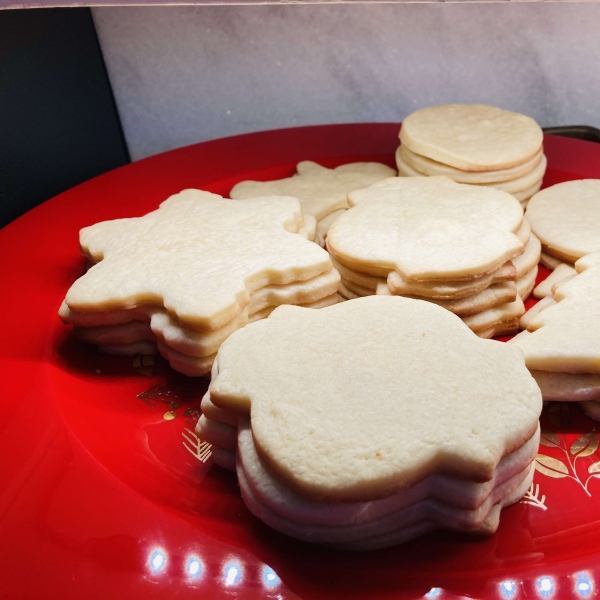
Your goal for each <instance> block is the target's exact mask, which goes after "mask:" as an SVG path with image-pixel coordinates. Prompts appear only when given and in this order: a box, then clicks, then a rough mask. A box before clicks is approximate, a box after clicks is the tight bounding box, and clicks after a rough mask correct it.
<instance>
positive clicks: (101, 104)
mask: <svg viewBox="0 0 600 600" xmlns="http://www.w3.org/2000/svg"><path fill="white" fill-rule="evenodd" d="M128 162H129V154H128V151H127V146H126V143H125V138H124V137H123V131H122V129H121V123H120V120H119V115H118V112H117V108H116V105H115V102H114V98H113V95H112V90H111V87H110V82H109V80H108V76H107V73H106V68H105V66H104V60H103V58H102V53H101V50H100V46H99V44H98V38H97V36H96V30H95V29H94V23H93V20H92V15H91V12H90V9H88V8H64V9H34V10H3V11H0V227H3V226H4V225H6V224H7V223H9V222H10V221H12V220H14V219H15V218H17V217H18V216H20V215H21V214H23V213H24V212H26V211H27V210H29V209H30V208H33V207H34V206H36V205H38V204H39V203H40V202H43V201H44V200H47V199H48V198H51V197H52V196H55V195H56V194H58V193H60V192H62V191H64V190H66V189H68V188H70V187H72V186H74V185H77V184H78V183H81V182H82V181H85V180H86V179H90V178H91V177H94V176H96V175H99V174H101V173H104V172H105V171H108V170H110V169H114V168H115V167H119V166H121V165H123V164H126V163H128Z"/></svg>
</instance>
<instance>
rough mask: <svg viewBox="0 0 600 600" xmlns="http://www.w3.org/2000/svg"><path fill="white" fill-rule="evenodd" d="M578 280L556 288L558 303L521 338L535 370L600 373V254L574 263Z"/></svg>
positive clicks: (541, 313)
mask: <svg viewBox="0 0 600 600" xmlns="http://www.w3.org/2000/svg"><path fill="white" fill-rule="evenodd" d="M575 269H576V270H577V272H578V275H577V276H576V277H573V278H572V279H569V280H567V281H563V282H559V283H557V284H555V285H554V287H553V300H555V301H556V304H553V305H551V306H548V307H547V308H544V310H541V311H539V312H538V313H537V314H536V315H535V316H533V318H531V319H530V320H529V322H528V323H527V330H528V331H529V332H531V333H530V335H527V336H519V339H518V340H516V343H517V344H518V345H519V347H520V348H521V349H522V350H523V352H524V354H525V360H526V363H527V366H528V367H529V368H530V369H532V370H540V371H557V372H562V373H565V372H566V373H595V374H600V344H599V343H598V340H599V339H600V252H599V253H596V254H595V255H590V256H589V257H584V258H582V259H580V261H577V262H576V263H575Z"/></svg>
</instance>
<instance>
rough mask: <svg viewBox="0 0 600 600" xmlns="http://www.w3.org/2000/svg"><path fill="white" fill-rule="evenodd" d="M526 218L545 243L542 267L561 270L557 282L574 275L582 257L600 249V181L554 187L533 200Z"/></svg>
mask: <svg viewBox="0 0 600 600" xmlns="http://www.w3.org/2000/svg"><path fill="white" fill-rule="evenodd" d="M526 216H527V219H528V220H529V222H530V224H531V228H532V230H533V232H534V233H535V235H537V237H538V238H540V240H541V242H542V256H541V262H542V264H544V265H545V266H546V267H548V268H549V269H553V270H558V268H559V267H560V273H557V274H556V275H555V276H554V278H553V280H552V283H556V282H557V281H559V280H560V279H561V278H564V277H567V276H569V275H572V274H573V273H574V271H573V263H574V262H575V261H576V260H577V259H578V258H581V257H582V256H585V255H586V254H590V253H591V252H596V251H597V250H600V179H579V180H576V181H567V182H565V183H559V184H557V185H553V186H552V187H549V188H547V189H545V190H543V191H541V192H539V193H537V194H536V195H535V196H534V197H533V198H532V199H531V201H530V202H529V205H528V206H527V213H526ZM562 265H566V267H567V268H565V267H563V266H562ZM568 267H570V268H568ZM548 285H549V284H547V285H546V287H548ZM536 296H538V294H536Z"/></svg>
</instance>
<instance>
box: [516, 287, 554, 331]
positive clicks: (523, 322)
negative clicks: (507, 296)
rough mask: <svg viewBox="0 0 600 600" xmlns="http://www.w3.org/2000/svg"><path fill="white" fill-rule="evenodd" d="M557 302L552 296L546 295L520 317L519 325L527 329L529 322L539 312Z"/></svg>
mask: <svg viewBox="0 0 600 600" xmlns="http://www.w3.org/2000/svg"><path fill="white" fill-rule="evenodd" d="M553 304H556V300H554V298H553V297H552V295H550V296H546V297H545V298H542V299H541V300H540V301H539V302H537V303H536V304H534V305H533V306H532V307H531V308H530V309H529V310H528V311H527V312H526V313H525V314H524V315H523V316H522V317H521V318H520V319H519V327H520V328H521V329H527V327H528V326H529V323H530V322H531V320H532V319H533V317H535V316H536V315H537V314H538V313H540V312H542V311H543V310H544V309H545V308H548V307H549V306H552V305H553Z"/></svg>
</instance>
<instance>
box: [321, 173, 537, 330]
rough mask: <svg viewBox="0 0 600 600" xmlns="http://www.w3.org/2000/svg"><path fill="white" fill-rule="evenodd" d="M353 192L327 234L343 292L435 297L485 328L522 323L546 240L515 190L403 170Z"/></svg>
mask: <svg viewBox="0 0 600 600" xmlns="http://www.w3.org/2000/svg"><path fill="white" fill-rule="evenodd" d="M348 199H349V203H350V205H351V206H353V208H351V209H350V210H348V211H347V212H346V213H345V214H344V215H342V216H341V217H339V218H338V219H337V221H336V222H335V224H334V225H333V226H332V227H331V229H330V230H329V234H328V237H327V249H328V251H329V253H330V254H331V257H332V261H333V264H334V266H335V268H336V269H337V270H338V271H339V272H340V275H341V277H342V281H341V284H340V295H341V296H342V297H344V298H345V299H354V298H358V297H361V296H370V295H374V294H377V295H386V294H391V295H396V296H409V297H412V298H420V299H424V300H428V301H429V302H433V303H435V304H438V305H440V306H442V307H443V308H446V309H447V310H449V311H451V312H453V313H454V314H456V315H458V316H460V317H461V318H462V319H463V321H464V322H465V323H466V324H467V325H468V326H469V327H470V328H471V329H472V330H473V331H474V332H475V333H477V335H479V336H480V337H492V336H495V335H502V334H508V333H514V332H516V331H517V330H518V319H519V317H520V316H521V315H522V314H523V313H524V312H525V308H524V305H523V299H525V298H526V297H527V296H528V295H529V293H530V292H531V290H532V288H533V286H534V284H535V277H536V274H537V265H538V260H539V255H540V243H539V240H538V239H537V238H536V237H535V236H533V235H531V233H530V228H529V225H528V223H527V221H526V220H524V219H523V209H522V208H521V205H520V204H519V203H518V202H517V201H516V200H515V199H514V198H513V197H512V196H511V195H509V194H507V193H506V192H502V191H499V190H495V189H492V188H486V187H478V186H471V185H464V184H459V183H455V182H454V181H452V180H451V179H449V178H447V177H418V178H416V177H415V178H404V177H396V178H390V179H387V180H385V181H382V182H379V183H377V184H375V185H373V186H371V187H370V188H367V189H364V190H358V191H356V192H352V193H351V194H349V196H348Z"/></svg>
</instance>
